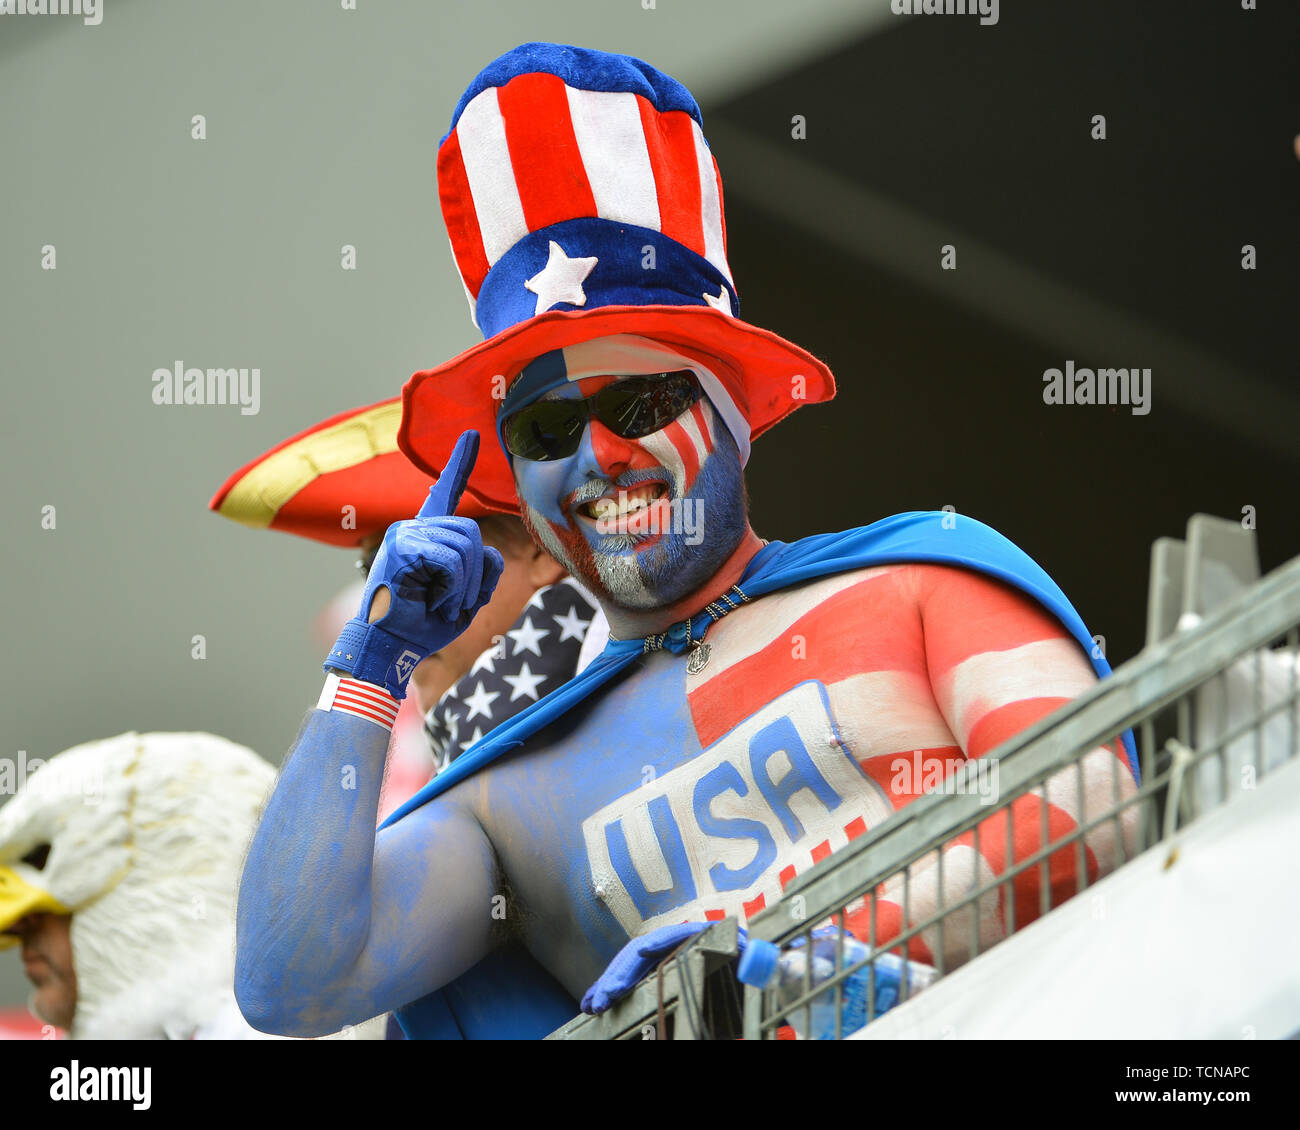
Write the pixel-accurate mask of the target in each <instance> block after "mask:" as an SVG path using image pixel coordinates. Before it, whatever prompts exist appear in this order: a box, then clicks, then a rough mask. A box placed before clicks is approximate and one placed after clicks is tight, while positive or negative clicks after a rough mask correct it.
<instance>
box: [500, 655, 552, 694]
mask: <svg viewBox="0 0 1300 1130" xmlns="http://www.w3.org/2000/svg"><path fill="white" fill-rule="evenodd" d="M504 678H505V681H506V682H507V683H509V684H510V685H511V687H513V688H514V689H513V690H512V691H511V692H510V701H511V702H514V701H515V699H517V698H523V697H524V695H527V696H528V697H529V698H531V699H532V700H533V701H534V702H536V701H537V684H538V683H544V682H545V681H546V676H545V675H534V674H533V673H532V672H531V671H530V670H529V669H528V664H527V663H524V664H523V665H522V666H521V667H520V668H519V674H518V675H506V676H504Z"/></svg>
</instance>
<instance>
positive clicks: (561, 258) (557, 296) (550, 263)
mask: <svg viewBox="0 0 1300 1130" xmlns="http://www.w3.org/2000/svg"><path fill="white" fill-rule="evenodd" d="M595 267H596V256H595V255H589V256H587V257H585V258H583V257H581V256H579V257H578V258H574V259H570V258H569V257H568V256H567V255H566V254H565V253H564V248H562V247H561V246H560V245H559V244H558V243H556V242H555V240H551V254H550V258H549V259H547V260H546V266H545V267H543V268H542V269H541V270H540V271H538V272H537V274H535V275H534V276H533V277H532V278H531V279H529V280H528V281H527V282H525V283H524V289H525V290H531V291H532V292H533V293H534V294H535V295H537V309H536V310H535V311H533V313H534V314H535V315H536V314H540V313H541V312H542V311H543V310H549V309H550V308H551V307H552V306H554V305H555V304H556V303H557V302H570V303H572V304H573V305H574V306H585V305H587V295H586V293H585V292H584V291H583V289H582V284H583V282H584V281H585V279H586V278H587V276H588V275H589V274H591V272H592V271H593V270H594V269H595Z"/></svg>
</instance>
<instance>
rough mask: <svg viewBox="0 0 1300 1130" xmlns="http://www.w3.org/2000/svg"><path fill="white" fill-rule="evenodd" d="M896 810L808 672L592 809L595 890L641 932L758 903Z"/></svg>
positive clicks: (589, 842) (587, 837)
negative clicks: (687, 753)
mask: <svg viewBox="0 0 1300 1130" xmlns="http://www.w3.org/2000/svg"><path fill="white" fill-rule="evenodd" d="M892 813H893V807H892V805H891V804H890V803H889V801H888V800H887V799H886V797H885V796H884V795H883V793H882V792H881V791H880V789H879V787H878V786H877V785H876V784H875V783H874V782H873V781H871V780H870V779H869V778H868V777H867V776H866V775H865V774H864V773H863V772H862V770H861V769H860V768H859V767H858V765H857V763H856V762H855V761H854V759H853V757H852V755H851V753H850V751H849V750H848V749H847V748H846V747H845V745H844V743H843V741H842V740H841V738H840V734H839V732H838V729H837V727H836V724H835V719H834V718H833V717H832V715H831V711H830V702H829V699H828V696H827V692H826V688H825V687H824V686H823V685H822V684H821V683H820V682H817V681H815V680H810V681H806V682H803V683H800V684H798V685H796V686H794V687H792V688H791V689H790V690H788V691H786V692H785V693H783V694H781V695H779V696H778V697H777V698H775V699H773V700H772V701H771V702H770V703H767V704H766V705H764V706H763V707H761V708H760V709H759V710H757V711H755V712H754V713H752V714H750V715H749V716H748V717H746V718H745V719H744V720H743V721H741V722H740V723H739V724H738V725H736V726H735V728H734V729H732V730H730V731H729V732H727V733H726V734H725V735H724V736H722V737H721V738H719V739H718V740H717V741H716V742H714V743H713V744H711V745H710V746H708V747H707V748H706V749H705V750H704V751H703V752H702V753H701V754H700V755H699V756H697V757H695V758H694V759H692V760H690V761H688V762H686V763H685V764H683V765H679V766H678V767H676V768H675V769H672V770H671V771H669V772H667V773H665V774H663V775H662V776H657V777H653V778H652V779H650V780H648V781H646V782H645V783H643V784H642V785H641V786H640V787H639V788H637V789H635V790H634V791H633V792H631V793H628V794H626V795H624V796H622V797H619V798H618V799H617V800H615V801H613V802H612V803H610V804H608V805H606V806H605V807H603V808H601V809H600V810H599V811H597V812H595V813H593V814H592V815H591V816H589V817H588V818H587V819H586V820H584V821H583V824H582V833H583V839H584V841H585V844H586V849H587V858H588V861H589V863H590V867H591V878H592V883H593V886H594V888H595V889H596V891H597V893H598V897H600V898H601V899H602V900H603V901H604V902H605V904H606V905H607V906H608V907H609V909H610V911H611V912H612V913H613V915H614V917H615V918H616V919H617V920H618V923H619V925H620V926H622V927H623V929H624V930H626V931H627V932H628V934H629V935H636V934H643V933H645V932H647V931H649V930H652V929H654V928H656V927H658V926H662V925H665V924H667V923H672V922H686V921H704V920H712V919H718V918H722V917H724V916H725V915H728V914H734V915H740V916H742V917H747V916H749V915H752V914H756V913H757V912H758V911H760V910H762V909H763V908H764V907H765V906H766V905H768V904H770V903H771V902H773V901H774V900H775V899H776V898H777V897H779V895H780V892H781V889H782V887H783V886H784V885H785V884H787V883H789V881H790V880H791V879H792V878H793V877H794V876H795V875H796V874H798V873H800V872H802V871H805V870H807V869H808V868H809V867H811V866H812V864H813V863H815V862H817V861H818V860H820V859H822V858H824V857H825V856H826V855H829V854H830V853H831V852H832V851H833V850H835V849H836V848H837V847H841V846H843V845H844V844H845V843H847V842H848V841H849V840H850V839H852V838H853V837H854V836H855V835H860V834H861V833H862V832H864V831H865V830H866V829H867V828H868V827H871V826H872V825H873V824H875V823H876V822H878V821H880V820H883V819H886V818H887V817H888V816H890V815H892Z"/></svg>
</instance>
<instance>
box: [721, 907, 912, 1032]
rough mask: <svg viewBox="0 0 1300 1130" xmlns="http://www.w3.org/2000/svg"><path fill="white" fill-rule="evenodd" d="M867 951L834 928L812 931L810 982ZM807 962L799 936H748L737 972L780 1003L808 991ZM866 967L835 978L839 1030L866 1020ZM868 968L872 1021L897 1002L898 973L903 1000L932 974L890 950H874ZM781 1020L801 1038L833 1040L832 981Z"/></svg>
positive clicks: (831, 973)
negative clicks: (780, 939) (786, 939)
mask: <svg viewBox="0 0 1300 1130" xmlns="http://www.w3.org/2000/svg"><path fill="white" fill-rule="evenodd" d="M841 937H842V938H843V940H844V943H843V944H844V949H843V954H844V958H843V964H842V965H837V964H836V962H837V959H838V957H839V953H840V949H839V947H840V938H841ZM870 953H871V950H870V949H869V948H868V947H867V946H865V945H863V944H862V943H861V942H860V941H858V940H857V938H855V937H853V936H852V935H851V934H847V933H845V932H843V931H842V930H840V929H839V928H838V927H828V928H825V929H821V930H814V931H813V936H812V977H811V987H816V986H817V985H819V984H821V983H822V982H823V981H826V980H828V979H829V978H830V977H832V976H834V974H835V973H836V972H837V970H840V969H851V968H852V967H853V966H854V965H856V964H857V963H858V962H860V961H863V960H865V959H866V957H867V956H868V955H869V954H870ZM808 961H809V953H808V946H807V945H806V944H805V943H804V940H803V939H802V938H800V939H798V940H797V941H795V942H794V943H793V944H792V945H791V946H790V947H789V948H788V949H785V950H782V949H781V947H780V946H775V945H773V944H772V943H771V942H764V941H759V940H757V939H751V940H750V942H749V944H748V945H747V946H746V947H745V952H744V954H742V955H741V959H740V968H739V969H738V971H737V976H738V977H739V978H740V980H741V981H743V982H744V983H745V984H746V985H754V986H756V987H757V988H760V989H775V990H777V999H778V1000H779V1001H780V1002H781V1004H782V1005H785V1004H788V1003H789V1002H791V1001H795V1000H798V999H799V998H800V997H802V996H803V995H804V994H805V992H807V991H808V990H806V989H805V988H804V985H805V981H804V977H805V973H806V970H807V969H808ZM872 969H873V966H872V965H864V966H863V967H862V968H861V969H858V970H856V971H854V972H853V973H851V974H850V975H849V976H848V977H846V978H844V980H843V981H842V982H841V998H840V999H841V1002H842V1006H841V1010H840V1011H841V1017H842V1021H841V1026H840V1032H841V1035H843V1036H847V1035H849V1034H850V1033H851V1032H856V1031H857V1030H858V1029H859V1028H862V1027H864V1026H865V1025H866V1023H867V981H868V978H870V977H871V973H872ZM874 969H875V984H876V995H875V1001H874V1002H873V1003H874V1005H875V1013H874V1015H873V1016H872V1019H873V1020H874V1019H875V1018H876V1017H877V1016H880V1015H881V1014H882V1013H885V1012H888V1011H889V1009H891V1008H893V1007H894V1005H896V1004H897V1003H898V1001H899V998H900V997H901V996H902V993H903V980H904V978H906V980H907V993H908V998H909V999H910V998H911V997H914V996H915V995H916V994H917V993H919V992H920V991H921V990H922V989H924V988H925V987H926V986H927V985H929V984H930V983H931V982H932V981H933V980H934V978H935V971H934V968H933V967H932V966H929V965H924V964H922V963H921V962H918V961H906V960H904V959H903V958H900V957H898V956H897V955H896V954H892V953H877V954H876V960H875V963H874ZM810 1012H811V1017H810V1016H809V1013H810ZM786 1021H787V1023H789V1024H790V1025H791V1027H793V1028H794V1030H795V1034H796V1035H797V1036H798V1037H799V1039H801V1040H806V1039H813V1040H833V1039H835V986H834V985H832V986H830V987H829V988H828V989H827V990H826V991H825V992H823V993H820V994H818V995H817V996H815V997H813V998H812V1001H811V1002H808V1003H805V1004H800V1005H796V1006H795V1007H794V1008H792V1009H790V1012H789V1015H788V1016H787V1017H786ZM805 1027H807V1028H808V1029H809V1030H808V1031H805Z"/></svg>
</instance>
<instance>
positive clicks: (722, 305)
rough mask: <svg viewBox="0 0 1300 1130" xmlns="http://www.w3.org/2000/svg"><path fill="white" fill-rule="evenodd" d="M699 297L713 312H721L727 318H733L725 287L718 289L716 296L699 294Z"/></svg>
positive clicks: (729, 298)
mask: <svg viewBox="0 0 1300 1130" xmlns="http://www.w3.org/2000/svg"><path fill="white" fill-rule="evenodd" d="M700 297H701V298H703V299H704V301H705V302H707V303H708V304H709V305H710V306H712V307H713V308H714V309H715V310H721V311H722V312H723V313H724V314H726V315H727V316H728V317H729V318H730V317H735V315H734V314H732V312H731V295H729V294H728V293H727V288H726V286H721V287H719V288H718V293H717V294H701V295H700Z"/></svg>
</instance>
